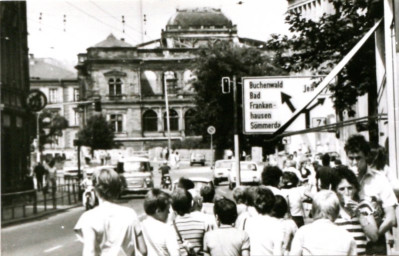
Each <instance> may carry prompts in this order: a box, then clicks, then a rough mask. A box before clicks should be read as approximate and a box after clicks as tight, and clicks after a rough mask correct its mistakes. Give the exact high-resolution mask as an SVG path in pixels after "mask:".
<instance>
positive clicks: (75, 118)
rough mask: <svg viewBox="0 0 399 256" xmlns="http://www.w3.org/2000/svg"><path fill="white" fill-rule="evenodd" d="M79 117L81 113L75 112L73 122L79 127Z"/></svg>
mask: <svg viewBox="0 0 399 256" xmlns="http://www.w3.org/2000/svg"><path fill="white" fill-rule="evenodd" d="M79 117H80V116H79V112H78V111H76V110H74V111H73V121H74V124H75V126H79Z"/></svg>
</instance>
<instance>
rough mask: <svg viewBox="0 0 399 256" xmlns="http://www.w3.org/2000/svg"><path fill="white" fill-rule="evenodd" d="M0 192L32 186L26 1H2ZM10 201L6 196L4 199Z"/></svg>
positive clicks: (0, 19)
mask: <svg viewBox="0 0 399 256" xmlns="http://www.w3.org/2000/svg"><path fill="white" fill-rule="evenodd" d="M0 13H1V15H0V33H1V39H0V49H1V57H0V59H1V105H0V109H1V192H2V193H7V192H14V191H21V190H24V189H29V186H27V184H26V183H25V181H26V180H27V179H26V175H28V174H29V152H30V143H29V125H28V121H29V119H30V117H31V115H30V113H29V111H28V110H27V109H26V108H25V104H24V102H25V99H26V96H27V95H28V93H29V69H28V42H27V35H28V31H27V17H26V2H23V1H9V2H8V1H6V2H4V1H3V2H0ZM5 200H7V199H6V198H3V200H2V201H5Z"/></svg>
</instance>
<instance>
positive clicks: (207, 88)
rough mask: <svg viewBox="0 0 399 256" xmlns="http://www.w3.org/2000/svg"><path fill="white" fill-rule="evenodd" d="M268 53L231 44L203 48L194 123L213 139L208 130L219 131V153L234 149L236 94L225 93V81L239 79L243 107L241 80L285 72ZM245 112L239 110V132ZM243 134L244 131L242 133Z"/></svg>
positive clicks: (247, 139)
mask: <svg viewBox="0 0 399 256" xmlns="http://www.w3.org/2000/svg"><path fill="white" fill-rule="evenodd" d="M271 63H272V61H271V59H270V57H269V56H268V55H267V54H266V52H265V51H262V50H260V49H258V48H254V47H240V46H238V45H235V44H233V43H230V42H218V43H216V44H213V45H210V46H209V47H208V48H201V49H200V50H199V53H198V59H197V61H196V65H195V70H196V74H197V81H196V83H195V84H194V87H195V89H196V92H197V94H196V97H195V102H196V115H195V116H194V119H193V122H194V124H195V125H194V127H195V128H196V129H197V133H198V134H202V135H203V137H204V138H205V139H207V140H208V139H209V134H207V132H206V128H207V127H208V126H209V125H213V126H215V128H216V134H215V136H213V137H214V144H215V146H216V149H217V152H218V153H219V154H220V152H221V150H223V149H227V148H231V149H233V122H234V120H233V95H232V93H230V94H222V90H221V79H222V77H224V76H228V77H230V78H232V77H233V75H235V76H236V78H237V81H238V82H239V83H238V85H237V86H238V89H237V91H238V96H237V98H238V106H240V105H241V89H240V88H241V86H240V85H239V84H240V82H241V77H243V76H266V75H268V76H272V75H282V74H285V72H284V71H283V70H282V69H280V68H277V67H275V66H273V65H272V64H271ZM241 113H242V110H241V107H239V110H238V114H237V116H238V124H239V126H238V130H239V131H242V114H241ZM240 133H241V132H240ZM255 137H257V136H246V137H245V138H244V137H243V136H240V138H241V145H243V146H244V148H245V145H247V144H248V143H250V140H251V139H252V140H254V141H259V140H256V139H254V138H255Z"/></svg>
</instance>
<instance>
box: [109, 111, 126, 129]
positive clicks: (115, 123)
mask: <svg viewBox="0 0 399 256" xmlns="http://www.w3.org/2000/svg"><path fill="white" fill-rule="evenodd" d="M109 122H110V123H111V127H112V130H113V131H114V132H122V130H123V116H122V115H121V114H115V115H109Z"/></svg>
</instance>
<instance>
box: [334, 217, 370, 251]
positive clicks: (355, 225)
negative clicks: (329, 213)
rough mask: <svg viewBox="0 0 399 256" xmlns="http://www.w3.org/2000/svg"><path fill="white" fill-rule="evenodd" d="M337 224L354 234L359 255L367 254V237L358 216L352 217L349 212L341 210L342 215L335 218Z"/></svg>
mask: <svg viewBox="0 0 399 256" xmlns="http://www.w3.org/2000/svg"><path fill="white" fill-rule="evenodd" d="M335 224H337V225H338V226H340V227H343V228H344V229H346V231H348V232H349V233H350V234H351V235H352V236H353V239H355V242H356V252H357V255H365V254H366V245H367V237H366V234H365V233H364V231H363V228H362V226H361V225H360V221H359V218H358V217H357V216H355V217H351V216H349V215H348V214H347V213H345V212H343V211H341V213H340V216H339V217H338V219H336V220H335Z"/></svg>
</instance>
